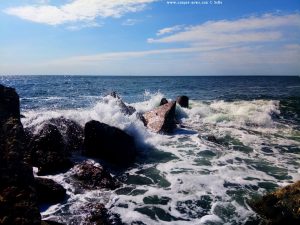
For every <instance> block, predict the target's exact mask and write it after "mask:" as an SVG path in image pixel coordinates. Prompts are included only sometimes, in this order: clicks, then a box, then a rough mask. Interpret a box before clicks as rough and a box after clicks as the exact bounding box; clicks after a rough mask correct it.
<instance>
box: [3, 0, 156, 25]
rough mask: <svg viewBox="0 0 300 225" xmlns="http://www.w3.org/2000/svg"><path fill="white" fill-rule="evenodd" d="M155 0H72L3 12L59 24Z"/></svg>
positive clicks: (118, 14) (119, 13) (107, 14)
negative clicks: (62, 3)
mask: <svg viewBox="0 0 300 225" xmlns="http://www.w3.org/2000/svg"><path fill="white" fill-rule="evenodd" d="M154 1H156V0H110V1H107V0H73V1H71V2H70V3H67V4H64V5H61V6H54V5H49V4H43V5H27V6H20V7H12V8H8V9H5V10H4V12H5V13H7V14H10V15H14V16H18V17H20V18H21V19H25V20H29V21H32V22H36V23H43V24H48V25H60V24H64V23H70V22H72V23H74V22H82V21H93V20H95V19H96V18H97V17H102V18H106V17H115V18H118V17H121V16H122V15H124V14H126V13H130V12H137V11H140V10H142V9H144V8H145V6H146V4H148V3H151V2H154Z"/></svg>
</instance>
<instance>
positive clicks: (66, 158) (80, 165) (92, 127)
mask: <svg viewBox="0 0 300 225" xmlns="http://www.w3.org/2000/svg"><path fill="white" fill-rule="evenodd" d="M111 96H112V97H113V98H115V99H116V100H117V102H118V105H119V106H120V108H121V109H122V110H121V111H122V113H124V114H126V115H132V114H134V113H135V112H136V110H135V109H134V108H133V107H131V106H128V105H126V104H125V103H124V102H123V101H122V99H121V98H120V97H119V96H118V95H117V94H116V93H115V92H114V93H112V94H111ZM176 105H180V106H181V107H183V108H188V107H189V99H188V97H187V96H179V97H178V98H177V100H176V101H171V102H168V100H167V99H165V98H164V99H162V100H161V102H160V105H159V106H158V107H156V108H155V109H153V110H151V111H148V112H145V113H143V114H140V113H136V115H137V119H140V120H141V121H142V122H143V123H144V125H145V126H146V127H147V128H148V129H149V130H151V131H152V132H157V133H161V134H170V133H172V132H173V131H174V130H175V129H176V128H177V127H178V123H179V122H178V121H177V120H176ZM20 118H21V115H20V103H19V96H18V94H17V93H16V91H15V90H14V89H13V88H9V87H5V86H3V85H0V224H3V225H10V224H17V225H40V224H44V225H47V224H59V223H57V222H53V221H42V219H41V215H40V211H39V206H40V205H42V204H47V205H51V204H57V203H59V202H63V201H64V200H65V199H67V198H68V196H67V194H66V190H65V189H64V187H63V186H61V185H60V184H58V183H56V182H55V181H54V180H51V179H45V178H41V177H39V176H43V175H54V174H59V173H63V172H66V171H71V177H70V180H69V182H70V183H72V184H73V186H74V187H75V189H76V190H77V191H78V192H80V191H81V190H83V189H85V190H102V189H103V190H105V189H106V190H114V189H117V188H119V187H120V186H122V182H121V181H119V180H117V179H116V178H115V177H113V176H112V175H111V174H110V173H109V168H107V167H109V166H112V167H118V168H121V169H124V168H127V167H129V166H131V165H132V164H133V163H134V162H135V159H136V157H137V156H138V154H139V151H138V148H137V145H136V140H134V137H132V136H131V135H129V134H128V133H126V132H125V131H123V130H121V129H119V128H117V127H113V126H110V125H108V124H105V123H103V122H101V121H96V120H91V121H89V122H87V123H86V124H85V126H84V127H82V126H81V125H79V124H78V123H77V122H75V121H73V120H69V119H66V118H64V117H60V118H56V119H50V120H48V121H46V122H44V123H43V124H42V126H41V127H40V128H39V130H38V131H35V132H34V131H33V130H32V129H30V128H26V129H24V128H23V125H22V123H21V120H20ZM207 140H208V141H212V142H217V139H216V138H215V137H214V136H209V137H208V138H207ZM74 154H77V155H80V156H84V157H85V158H87V159H88V158H95V159H99V160H100V162H101V165H98V164H97V165H96V164H92V163H90V162H89V161H88V160H86V161H82V162H75V161H74V160H73V159H72V156H73V155H74ZM102 162H103V165H102ZM33 167H36V168H37V170H38V171H37V176H34V175H33ZM299 193H300V183H299V182H297V183H295V184H294V185H290V186H287V187H285V188H282V189H279V190H278V191H275V192H273V193H270V194H267V195H266V196H264V197H262V199H261V200H258V201H256V202H252V203H251V206H252V208H253V209H254V210H255V211H256V212H257V213H258V214H259V215H261V217H262V219H263V220H265V221H266V223H268V224H298V223H299V221H300V205H299V203H300V200H299V196H300V194H299ZM81 210H83V211H86V212H87V214H88V215H89V216H87V218H86V221H85V222H86V224H102V225H104V224H112V223H113V222H112V221H111V217H110V216H109V210H108V209H106V208H105V206H104V205H103V204H97V203H93V204H92V203H91V204H87V205H86V206H85V207H84V208H82V209H81ZM115 220H118V218H117V217H116V218H115ZM118 224H122V223H121V222H120V221H119V223H118Z"/></svg>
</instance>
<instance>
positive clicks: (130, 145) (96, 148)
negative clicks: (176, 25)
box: [84, 120, 136, 166]
mask: <svg viewBox="0 0 300 225" xmlns="http://www.w3.org/2000/svg"><path fill="white" fill-rule="evenodd" d="M84 134H85V139H84V148H85V154H86V155H87V156H91V157H97V158H99V159H103V160H106V161H108V162H110V163H113V164H116V165H120V166H126V165H129V164H130V163H132V162H133V160H134V158H135V155H136V148H135V143H134V139H133V137H131V136H130V135H128V134H127V133H125V132H124V131H122V130H121V129H119V128H116V127H111V126H109V125H107V124H105V123H100V122H98V121H95V120H92V121H90V122H88V123H86V124H85V128H84Z"/></svg>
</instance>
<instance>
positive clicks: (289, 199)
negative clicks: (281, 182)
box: [251, 181, 300, 225]
mask: <svg viewBox="0 0 300 225" xmlns="http://www.w3.org/2000/svg"><path fill="white" fill-rule="evenodd" d="M251 207H252V208H253V209H254V210H255V211H256V212H257V213H258V214H260V215H261V216H262V217H263V218H264V219H265V220H266V222H267V224H272V225H281V224H289V225H296V224H300V181H298V182H296V183H294V184H291V185H288V186H286V187H283V188H280V189H278V190H276V191H274V192H271V193H269V194H267V195H265V196H263V197H262V198H261V199H259V200H258V201H255V202H253V203H251Z"/></svg>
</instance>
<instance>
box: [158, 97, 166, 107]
mask: <svg viewBox="0 0 300 225" xmlns="http://www.w3.org/2000/svg"><path fill="white" fill-rule="evenodd" d="M167 103H168V100H167V99H166V98H162V99H161V100H160V103H159V106H162V105H164V104H167Z"/></svg>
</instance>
